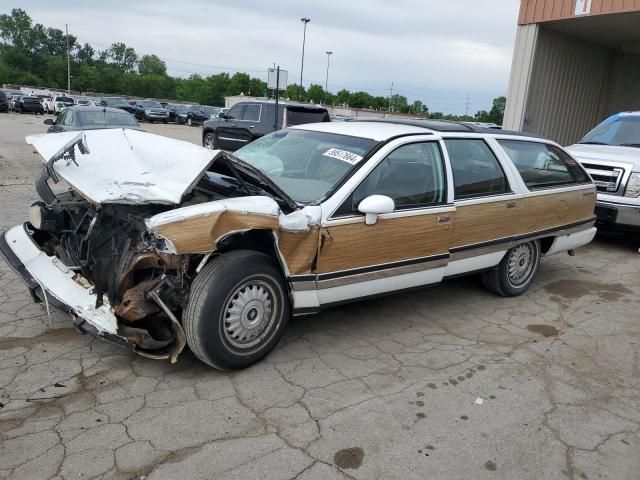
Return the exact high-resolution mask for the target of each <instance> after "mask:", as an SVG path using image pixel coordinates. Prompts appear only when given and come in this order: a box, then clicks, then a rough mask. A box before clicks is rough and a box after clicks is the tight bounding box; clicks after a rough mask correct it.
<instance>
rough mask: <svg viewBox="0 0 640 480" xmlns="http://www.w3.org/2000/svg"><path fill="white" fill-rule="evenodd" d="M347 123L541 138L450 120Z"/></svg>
mask: <svg viewBox="0 0 640 480" xmlns="http://www.w3.org/2000/svg"><path fill="white" fill-rule="evenodd" d="M347 121H349V122H377V123H394V124H400V125H411V126H413V127H422V128H427V129H429V130H434V131H436V132H460V133H490V134H491V133H492V134H494V135H518V136H522V137H533V138H542V137H540V135H536V134H534V133H528V132H516V131H513V130H501V129H496V128H488V127H479V126H477V125H473V124H471V123H465V122H454V121H450V120H418V119H410V118H352V119H349V120H347Z"/></svg>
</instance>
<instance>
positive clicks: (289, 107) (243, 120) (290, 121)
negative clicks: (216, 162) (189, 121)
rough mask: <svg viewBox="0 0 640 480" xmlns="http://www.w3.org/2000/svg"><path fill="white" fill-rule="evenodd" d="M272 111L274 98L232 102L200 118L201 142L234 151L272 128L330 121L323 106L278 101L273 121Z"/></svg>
mask: <svg viewBox="0 0 640 480" xmlns="http://www.w3.org/2000/svg"><path fill="white" fill-rule="evenodd" d="M275 111H276V107H275V103H274V102H266V101H265V102H240V103H236V104H235V105H234V106H233V107H231V108H230V109H229V110H228V111H227V112H226V113H225V114H223V116H221V117H218V118H213V119H211V120H207V121H205V122H204V124H203V129H202V145H203V146H204V147H206V148H211V149H218V148H221V149H224V150H231V151H234V150H237V149H238V148H240V147H242V146H244V145H246V144H247V143H250V142H252V141H254V140H255V139H256V138H260V137H262V136H263V135H266V134H267V133H271V132H273V131H274V130H279V129H281V128H286V127H291V126H295V125H302V124H305V123H314V122H330V121H331V119H330V118H329V113H328V112H327V109H326V108H324V107H319V106H316V105H297V104H288V103H280V104H279V105H278V123H277V125H274V124H275Z"/></svg>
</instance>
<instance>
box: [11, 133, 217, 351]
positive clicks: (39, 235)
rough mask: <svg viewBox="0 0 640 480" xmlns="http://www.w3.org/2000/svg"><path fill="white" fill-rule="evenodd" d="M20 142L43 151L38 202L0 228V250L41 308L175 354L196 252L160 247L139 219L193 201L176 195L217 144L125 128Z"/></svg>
mask: <svg viewBox="0 0 640 480" xmlns="http://www.w3.org/2000/svg"><path fill="white" fill-rule="evenodd" d="M27 141H28V143H31V144H32V145H33V146H34V147H35V148H36V149H37V150H38V152H39V153H40V154H41V155H42V156H43V158H44V159H45V166H44V168H43V171H42V173H41V175H40V177H39V178H38V179H37V180H36V191H37V193H38V195H39V197H40V201H38V202H36V203H35V204H33V205H32V207H31V209H30V215H29V217H30V221H29V222H27V223H25V224H23V225H18V226H15V227H13V228H11V229H10V230H8V231H6V232H4V233H3V234H2V236H1V238H0V251H1V252H2V254H3V255H4V257H5V259H6V260H7V261H8V263H9V264H10V265H11V266H12V267H13V268H14V270H15V271H16V273H18V275H19V276H20V277H21V278H22V279H23V280H24V281H25V283H26V284H27V286H28V287H29V289H30V290H31V292H32V294H33V296H34V299H36V301H41V302H43V303H44V304H45V307H46V308H47V311H48V310H49V308H50V307H56V308H58V309H60V310H63V311H65V312H68V313H70V314H71V315H72V316H73V317H74V323H75V325H76V326H77V327H78V328H79V329H80V330H82V331H84V332H88V333H91V334H93V335H96V336H99V337H101V338H103V339H106V340H109V341H113V342H115V343H118V344H120V345H123V346H127V347H129V348H131V349H134V350H135V351H136V352H138V353H140V354H142V355H145V356H148V357H152V358H167V359H170V360H171V361H172V362H175V360H176V358H177V356H178V354H179V353H180V351H181V350H182V349H183V347H184V345H185V336H184V332H183V331H182V327H181V325H180V323H179V321H178V320H177V319H178V318H180V315H181V310H182V308H183V307H184V305H185V302H186V299H187V297H188V288H189V285H190V284H191V280H192V277H193V276H194V275H195V271H196V268H197V262H199V261H200V260H201V258H202V255H199V256H197V258H195V257H193V256H191V255H188V254H185V255H177V254H171V253H166V252H163V251H162V248H163V245H158V243H162V242H161V241H160V240H159V239H158V238H157V237H155V236H153V235H152V234H150V233H149V232H148V230H147V228H146V226H145V219H147V218H149V217H151V216H153V215H156V214H158V213H162V212H165V211H167V210H171V209H173V208H175V207H176V206H178V205H180V203H182V201H183V197H185V196H187V197H189V198H190V199H191V200H192V201H193V199H192V198H191V197H192V196H191V195H186V194H188V192H190V190H191V189H192V187H193V184H194V179H197V178H199V177H200V176H201V175H202V174H203V172H204V171H206V169H207V168H208V167H209V166H210V165H211V164H212V162H213V160H214V159H215V157H216V155H217V154H218V152H215V151H214V152H212V151H206V150H204V149H202V148H201V147H197V146H195V145H193V146H192V145H188V144H187V145H185V144H184V142H178V141H174V140H170V139H165V138H163V137H158V136H155V135H150V134H145V133H142V132H135V131H131V130H118V131H111V132H108V131H96V132H87V133H80V134H78V133H69V134H67V133H65V134H59V135H48V136H46V137H45V136H42V137H41V136H33V137H29V138H28V139H27ZM177 159H178V160H179V161H177ZM176 163H177V164H178V165H177V166H176V165H175V164H176ZM65 183H66V184H67V185H68V188H65V189H60V186H61V185H62V184H65ZM54 189H57V190H62V191H58V192H57V193H54ZM202 200H210V198H204V199H201V201H202Z"/></svg>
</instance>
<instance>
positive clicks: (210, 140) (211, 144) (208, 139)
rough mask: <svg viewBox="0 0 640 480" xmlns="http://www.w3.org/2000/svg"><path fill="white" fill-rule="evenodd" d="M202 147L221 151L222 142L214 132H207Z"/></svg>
mask: <svg viewBox="0 0 640 480" xmlns="http://www.w3.org/2000/svg"><path fill="white" fill-rule="evenodd" d="M202 146H203V147H205V148H211V150H220V142H219V141H218V136H217V135H216V134H215V133H213V132H207V133H205V135H204V138H203V139H202Z"/></svg>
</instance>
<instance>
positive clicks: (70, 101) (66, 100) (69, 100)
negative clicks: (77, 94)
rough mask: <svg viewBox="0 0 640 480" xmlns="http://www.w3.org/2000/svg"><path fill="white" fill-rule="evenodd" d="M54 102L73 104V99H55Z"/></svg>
mask: <svg viewBox="0 0 640 480" xmlns="http://www.w3.org/2000/svg"><path fill="white" fill-rule="evenodd" d="M56 102H62V103H73V98H69V97H56Z"/></svg>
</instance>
